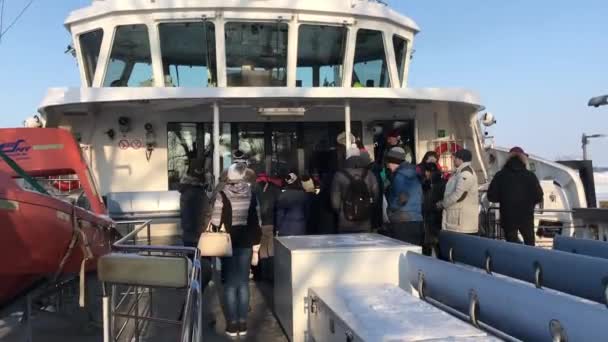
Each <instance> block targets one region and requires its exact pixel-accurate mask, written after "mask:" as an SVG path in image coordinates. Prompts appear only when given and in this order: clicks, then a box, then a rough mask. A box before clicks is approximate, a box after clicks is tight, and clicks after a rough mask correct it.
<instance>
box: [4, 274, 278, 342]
mask: <svg viewBox="0 0 608 342" xmlns="http://www.w3.org/2000/svg"><path fill="white" fill-rule="evenodd" d="M216 284H217V283H216V282H213V283H212V284H211V285H210V286H209V287H208V288H207V290H206V291H205V299H206V302H207V303H208V305H206V306H205V309H206V311H205V313H204V321H205V324H206V327H207V329H206V330H205V331H204V334H203V340H204V341H205V342H207V341H209V342H216V341H217V342H219V341H234V339H231V338H229V337H227V336H226V335H225V334H224V333H223V332H224V327H225V322H224V318H223V317H224V316H223V313H222V306H221V302H220V298H219V296H218V292H219V291H221V287H219V286H217V285H216ZM250 289H251V313H250V316H249V327H248V328H249V335H248V336H247V337H246V338H243V339H241V341H264V342H286V341H287V338H286V337H285V335H284V333H283V331H282V329H281V327H280V325H279V323H278V322H277V320H276V318H275V316H274V315H273V313H272V310H271V309H270V308H271V307H272V287H271V286H270V285H269V284H267V283H256V282H253V281H252V282H250ZM183 295H184V294H183V293H181V291H169V290H157V291H155V293H153V308H154V309H153V310H154V312H155V313H160V316H163V317H167V318H172V319H176V318H177V317H178V316H179V313H180V307H181V305H182V304H183V300H184V296H183ZM75 304H76V303H73V304H72V303H71V304H70V305H66V307H65V308H64V309H63V310H62V311H61V312H59V313H49V312H44V311H37V312H35V313H34V317H33V320H32V332H33V336H32V337H33V341H34V342H36V341H44V342H60V341H61V342H72V341H73V342H99V341H101V338H102V331H101V321H100V317H101V305H100V303H99V301H96V303H95V304H94V305H92V307H91V308H90V311H91V312H92V315H93V316H96V317H93V319H92V320H91V319H89V315H87V314H83V313H84V312H83V311H81V310H79V309H76V308H75ZM21 316H22V312H17V313H14V314H12V315H9V316H8V317H3V318H0V341H2V342H24V341H26V328H25V324H20V322H19V321H20V318H21ZM178 336H179V330H178V329H177V328H173V327H167V326H164V325H154V324H153V325H149V326H148V327H147V328H146V329H145V331H144V333H143V334H142V338H141V339H140V340H141V341H146V342H165V341H177V339H178ZM123 340H126V339H123Z"/></svg>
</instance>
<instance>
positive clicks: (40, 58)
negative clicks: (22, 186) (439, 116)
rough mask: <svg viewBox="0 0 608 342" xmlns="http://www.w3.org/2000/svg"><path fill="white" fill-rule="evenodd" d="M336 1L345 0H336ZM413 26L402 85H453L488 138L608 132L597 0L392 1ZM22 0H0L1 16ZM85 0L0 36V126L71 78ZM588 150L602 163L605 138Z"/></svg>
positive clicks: (565, 142) (545, 140)
mask: <svg viewBox="0 0 608 342" xmlns="http://www.w3.org/2000/svg"><path fill="white" fill-rule="evenodd" d="M342 1H345V0H342ZM389 2H391V3H392V5H393V7H395V8H396V9H397V10H399V11H400V12H402V13H405V14H406V15H408V16H410V17H412V18H413V19H414V20H416V22H417V23H418V24H419V25H420V27H421V28H422V32H421V33H420V34H419V35H418V36H417V40H416V42H415V49H416V55H415V57H414V60H413V62H412V71H411V76H410V84H411V86H412V87H463V88H468V89H472V90H475V91H477V92H479V93H480V94H481V97H482V101H483V103H484V105H485V106H486V107H487V108H488V109H489V110H490V111H491V112H493V113H494V114H495V115H496V116H497V118H498V125H497V126H496V127H495V128H494V129H493V133H494V134H495V135H496V136H497V143H498V145H503V146H510V145H513V144H518V145H522V146H523V147H524V148H525V149H527V150H529V151H530V152H531V153H534V154H539V155H542V156H545V157H547V158H550V159H553V158H557V157H564V156H567V157H574V156H580V153H581V152H580V151H581V149H580V135H581V134H582V132H588V133H599V132H603V133H607V134H608V107H604V108H600V109H594V108H588V107H587V106H586V103H587V101H588V100H589V98H590V97H592V96H596V95H603V94H608V43H607V42H608V19H607V17H606V16H607V13H608V1H606V0H579V1H572V0H533V1H530V0H508V1H501V0H493V1H488V0H416V1H414V0H407V1H406V0H392V1H389ZM25 3H26V0H7V1H6V4H7V14H6V18H5V20H7V21H10V19H12V18H13V17H14V16H15V15H16V12H17V11H18V10H19V9H20V8H21V7H22V6H23V5H24V4H25ZM89 3H90V0H61V1H57V0H55V1H40V0H39V1H35V2H34V4H33V5H32V7H31V8H30V9H29V11H28V12H27V13H26V14H25V16H24V17H23V18H22V20H20V21H19V22H18V24H17V25H16V26H15V27H14V28H13V29H12V30H11V31H10V32H9V33H8V34H7V35H6V36H5V37H4V39H3V41H2V43H1V44H0V127H5V126H16V125H20V124H21V121H22V120H23V118H24V117H26V116H28V115H30V114H32V113H34V112H35V111H36V108H37V106H38V104H39V102H40V100H41V99H42V97H43V95H44V93H45V90H46V88H48V87H53V86H77V85H78V84H79V79H78V73H77V69H76V62H75V60H74V59H73V58H72V57H71V56H69V55H65V54H64V53H63V52H64V50H65V47H66V46H67V45H68V44H69V43H70V37H69V36H68V33H67V32H66V31H65V29H64V28H63V26H62V23H63V20H64V19H65V17H66V16H67V14H68V13H69V11H70V10H73V9H76V8H79V7H82V6H85V5H88V4H89ZM590 151H591V155H592V157H593V158H594V159H595V160H596V164H599V165H606V166H608V152H607V151H608V139H605V140H604V141H601V142H600V141H595V142H593V144H592V146H591V149H590Z"/></svg>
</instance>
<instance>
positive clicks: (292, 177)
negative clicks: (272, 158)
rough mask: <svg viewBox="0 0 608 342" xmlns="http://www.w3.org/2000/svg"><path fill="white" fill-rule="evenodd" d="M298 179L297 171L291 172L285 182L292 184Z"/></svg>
mask: <svg viewBox="0 0 608 342" xmlns="http://www.w3.org/2000/svg"><path fill="white" fill-rule="evenodd" d="M297 180H298V176H297V175H296V174H295V173H293V172H292V173H290V174H288V175H287V177H285V183H287V184H289V185H291V184H293V183H295V182H296V181H297Z"/></svg>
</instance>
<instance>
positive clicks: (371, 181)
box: [331, 149, 380, 234]
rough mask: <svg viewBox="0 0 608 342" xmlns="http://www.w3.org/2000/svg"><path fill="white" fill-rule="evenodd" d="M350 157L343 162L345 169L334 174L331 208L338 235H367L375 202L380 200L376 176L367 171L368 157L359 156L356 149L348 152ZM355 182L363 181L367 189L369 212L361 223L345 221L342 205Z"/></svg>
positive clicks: (370, 228)
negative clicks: (369, 201) (336, 221)
mask: <svg viewBox="0 0 608 342" xmlns="http://www.w3.org/2000/svg"><path fill="white" fill-rule="evenodd" d="M349 155H350V157H349V158H348V159H347V160H346V162H345V168H344V169H343V170H342V171H340V172H338V173H336V175H335V177H334V179H333V181H332V185H331V206H332V208H333V209H334V210H335V212H336V215H337V217H338V233H340V234H349V233H369V232H371V231H372V228H374V227H373V226H372V223H375V221H374V220H373V215H374V204H375V203H376V202H375V201H376V200H378V199H379V198H380V188H379V186H378V182H377V181H376V176H375V175H374V173H373V172H372V171H370V170H369V169H368V165H369V163H370V160H369V157H366V156H363V157H362V156H361V152H360V151H359V150H358V149H350V150H349ZM356 180H361V181H363V184H365V186H366V188H367V193H368V195H369V198H370V199H371V200H372V202H371V203H370V212H369V215H368V217H367V219H364V220H361V221H350V220H349V219H347V217H346V215H345V212H344V208H343V206H344V203H345V200H346V196H347V193H348V191H349V187H350V186H352V185H353V183H354V182H355V181H356Z"/></svg>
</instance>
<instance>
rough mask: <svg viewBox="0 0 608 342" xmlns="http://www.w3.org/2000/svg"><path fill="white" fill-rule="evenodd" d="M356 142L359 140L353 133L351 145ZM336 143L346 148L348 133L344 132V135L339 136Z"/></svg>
mask: <svg viewBox="0 0 608 342" xmlns="http://www.w3.org/2000/svg"><path fill="white" fill-rule="evenodd" d="M356 140H357V138H356V137H355V136H354V135H353V134H352V133H351V134H350V142H351V144H353V143H355V141H356ZM336 142H338V144H339V145H342V146H346V132H342V133H340V134H338V137H337V138H336Z"/></svg>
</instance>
